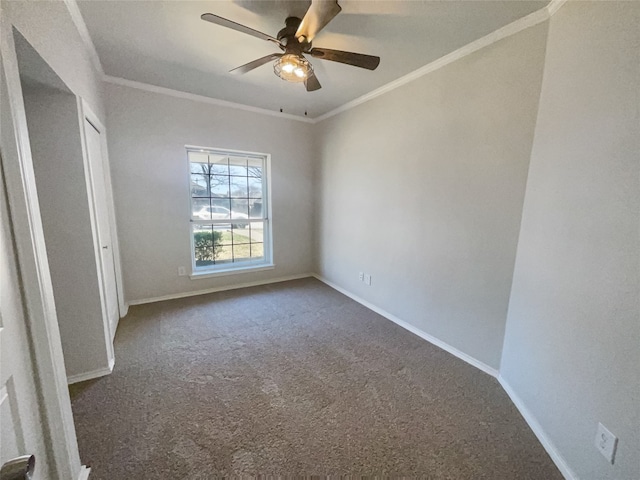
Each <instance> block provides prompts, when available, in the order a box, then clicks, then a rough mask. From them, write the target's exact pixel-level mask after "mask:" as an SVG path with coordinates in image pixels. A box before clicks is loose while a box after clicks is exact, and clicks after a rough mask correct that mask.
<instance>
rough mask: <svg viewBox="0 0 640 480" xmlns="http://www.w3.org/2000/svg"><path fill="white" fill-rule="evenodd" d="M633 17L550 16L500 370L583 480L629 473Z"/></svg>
mask: <svg viewBox="0 0 640 480" xmlns="http://www.w3.org/2000/svg"><path fill="white" fill-rule="evenodd" d="M638 25H640V3H637V2H569V3H568V4H566V5H565V6H564V7H562V8H561V9H560V10H559V11H558V13H556V14H555V16H554V17H553V18H552V19H551V26H550V32H549V41H548V46H547V57H546V63H545V73H544V81H543V86H542V95H541V99H540V109H539V115H538V122H537V127H536V135H535V143H534V146H533V153H532V157H531V167H530V173H529V178H528V183H527V192H526V198H525V203H524V212H523V218H522V229H521V233H520V241H519V245H518V254H517V262H516V266H515V272H514V279H513V290H512V294H511V301H510V306H509V315H508V322H507V330H506V337H505V344H504V354H503V358H502V364H501V367H500V372H501V375H502V376H503V377H504V378H505V379H506V381H507V382H508V383H509V384H510V386H511V387H512V389H513V390H514V391H515V392H516V394H517V395H518V396H519V397H520V398H521V400H522V401H523V403H524V404H525V405H526V407H527V408H528V409H529V410H530V411H531V413H532V414H533V415H534V416H535V418H536V419H537V420H538V422H539V423H540V425H541V426H542V428H543V429H544V431H545V432H546V433H547V434H548V436H549V437H550V439H551V441H552V442H553V443H554V444H555V446H556V448H557V449H558V450H559V452H560V453H561V455H562V456H563V457H564V458H565V460H566V461H567V462H568V464H569V465H570V467H571V468H572V469H573V470H574V471H575V473H576V474H577V475H578V477H579V478H582V479H593V480H604V479H611V480H613V479H616V480H634V479H638V478H640V459H639V457H638V455H639V452H640V438H639V429H640V415H639V409H640V391H639V390H640V385H639V381H640V374H639V371H638V366H639V365H640V320H639V311H640V304H639V298H638V295H639V293H638V292H639V283H638V270H639V264H638V259H639V255H640V250H639V242H638V224H639V221H638V220H639V212H640V182H639V179H640V141H639V139H640V122H639V118H640V112H639V106H640V95H639V92H640V88H639V85H640V29H639V28H638ZM598 422H602V423H603V424H604V425H605V426H607V427H608V428H609V430H611V431H612V432H613V433H614V434H616V435H617V436H618V437H619V438H620V443H619V451H618V455H617V459H616V463H615V464H614V465H613V466H611V465H609V464H608V463H607V461H606V460H605V458H604V457H602V456H601V455H600V454H598V453H597V451H596V450H595V447H594V438H595V434H596V427H597V423H598Z"/></svg>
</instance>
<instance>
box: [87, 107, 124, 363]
mask: <svg viewBox="0 0 640 480" xmlns="http://www.w3.org/2000/svg"><path fill="white" fill-rule="evenodd" d="M78 115H79V123H80V133H81V135H80V137H81V139H82V140H81V141H82V155H83V162H84V171H85V177H86V180H87V193H88V194H89V199H88V200H89V204H90V207H91V208H90V209H89V211H90V217H91V231H92V233H93V239H94V251H95V255H96V265H98V266H99V269H100V271H99V275H98V282H99V285H100V291H101V292H104V291H105V289H104V284H103V278H104V277H103V269H104V266H103V265H102V253H101V248H102V246H101V245H100V238H99V235H98V223H97V219H96V215H97V212H96V206H95V201H94V198H95V197H94V192H93V183H92V179H93V180H97V181H99V180H100V179H94V178H93V177H94V174H93V170H92V168H91V162H90V161H89V152H88V149H87V136H86V128H85V127H86V124H85V122H87V121H88V122H89V123H91V124H92V125H93V126H94V127H95V129H96V130H97V131H98V132H99V133H100V147H101V148H100V149H101V153H102V169H103V172H104V179H103V180H104V182H105V191H106V196H107V199H106V200H107V212H108V215H109V219H108V220H109V233H110V236H111V238H110V240H111V253H112V255H113V264H114V269H115V280H116V292H117V295H118V310H119V313H120V315H119V316H120V318H122V317H124V316H125V315H126V314H127V310H128V305H127V304H126V302H125V300H124V289H123V285H122V267H121V264H120V247H119V245H118V232H117V230H116V215H115V207H114V202H113V189H112V187H111V168H110V165H109V155H108V150H107V130H106V128H105V127H104V125H103V124H102V122H100V120H99V119H98V117H97V116H96V115H95V114H94V113H93V111H92V110H91V108H90V107H89V105H88V104H87V102H86V101H85V100H84V99H82V98H78ZM101 299H102V318H104V319H107V318H108V315H107V305H106V302H105V299H104V295H102V296H101ZM116 327H117V321H116V325H109V326H108V328H109V330H110V335H109V334H107V335H106V338H108V339H109V340H110V341H111V342H113V337H114V336H115V334H116ZM109 349H110V351H111V353H110V357H113V344H112V345H111V346H110V347H109ZM108 351H109V350H108Z"/></svg>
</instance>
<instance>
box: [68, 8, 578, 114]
mask: <svg viewBox="0 0 640 480" xmlns="http://www.w3.org/2000/svg"><path fill="white" fill-rule="evenodd" d="M567 1H568V0H551V2H550V3H549V4H548V5H547V6H546V7H543V8H541V9H540V10H536V11H535V12H533V13H530V14H529V15H527V16H525V17H522V18H519V19H518V20H515V21H514V22H511V23H509V24H508V25H505V26H504V27H502V28H499V29H498V30H495V31H493V32H491V33H489V34H488V35H485V36H484V37H481V38H479V39H477V40H474V41H473V42H471V43H468V44H467V45H465V46H463V47H461V48H459V49H457V50H454V51H453V52H451V53H449V54H447V55H445V56H443V57H440V58H438V59H436V60H434V61H433V62H431V63H428V64H426V65H424V66H422V67H420V68H418V69H417V70H414V71H413V72H411V73H408V74H407V75H405V76H403V77H400V78H398V79H396V80H393V81H392V82H389V83H387V84H386V85H383V86H382V87H379V88H377V89H375V90H373V91H371V92H369V93H366V94H364V95H362V96H361V97H358V98H356V99H354V100H351V101H350V102H347V103H345V104H344V105H341V106H339V107H338V108H335V109H333V110H331V111H329V112H327V113H325V114H323V115H320V116H318V117H315V118H309V117H302V116H299V115H292V114H289V113H281V112H275V111H273V110H267V109H265V108H259V107H253V106H250V105H244V104H241V103H236V102H230V101H227V100H219V99H217V98H213V97H207V96H205V95H196V94H194V93H189V92H184V91H181V90H174V89H171V88H165V87H159V86H157V85H151V84H149V83H144V82H138V81H134V80H127V79H125V78H120V77H114V76H111V75H104V73H103V72H102V66H101V65H100V70H99V72H100V73H102V74H103V80H104V81H105V82H107V83H112V84H114V85H122V86H125V87H131V88H136V89H138V90H144V91H147V92H153V93H161V94H163V95H168V96H171V97H176V98H184V99H186V100H192V101H194V102H201V103H208V104H211V105H218V106H220V107H227V108H234V109H238V110H245V111H248V112H253V113H257V114H261V115H270V116H273V117H280V118H286V119H288V120H297V121H300V122H304V123H311V124H315V123H318V122H321V121H323V120H326V119H327V118H330V117H333V116H334V115H337V114H339V113H342V112H345V111H347V110H350V109H352V108H354V107H357V106H358V105H361V104H363V103H365V102H368V101H369V100H373V99H374V98H377V97H379V96H381V95H384V94H385V93H388V92H391V91H393V90H395V89H396V88H399V87H402V86H403V85H406V84H407V83H410V82H413V81H414V80H417V79H418V78H420V77H423V76H424V75H427V74H428V73H431V72H434V71H436V70H438V69H440V68H442V67H445V66H446V65H449V64H450V63H453V62H455V61H456V60H460V59H461V58H464V57H466V56H467V55H470V54H472V53H474V52H476V51H478V50H480V49H482V48H484V47H488V46H489V45H492V44H494V43H496V42H498V41H500V40H502V39H504V38H507V37H510V36H512V35H515V34H516V33H518V32H521V31H522V30H525V29H527V28H529V27H533V26H535V25H538V24H539V23H542V22H544V21H546V20H549V19H550V18H551V17H552V16H553V14H555V13H556V12H557V11H558V10H559V9H560V7H562V5H564V4H565V3H566V2H567ZM65 2H67V4H69V3H72V4H74V5H75V0H65ZM75 8H76V9H77V8H78V7H77V5H75ZM70 11H71V9H70ZM78 13H79V10H78ZM72 15H73V14H72ZM82 25H84V29H85V30H86V25H85V24H84V21H83V22H82ZM78 30H79V31H81V32H82V29H81V26H79V27H78ZM81 36H82V37H83V39H85V36H84V35H82V33H81ZM87 36H88V32H87ZM85 43H87V45H88V48H89V50H90V51H93V52H95V46H94V45H93V42H92V41H91V38H90V37H88V40H85ZM96 57H97V54H96ZM99 62H100V60H99V59H98V63H99Z"/></svg>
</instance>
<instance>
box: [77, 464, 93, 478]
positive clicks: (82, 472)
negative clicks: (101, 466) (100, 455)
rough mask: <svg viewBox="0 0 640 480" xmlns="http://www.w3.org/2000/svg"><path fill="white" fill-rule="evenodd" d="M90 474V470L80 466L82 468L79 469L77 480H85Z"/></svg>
mask: <svg viewBox="0 0 640 480" xmlns="http://www.w3.org/2000/svg"><path fill="white" fill-rule="evenodd" d="M90 473H91V469H90V468H89V467H87V466H86V465H82V467H80V474H79V475H78V480H87V479H88V478H89V474H90Z"/></svg>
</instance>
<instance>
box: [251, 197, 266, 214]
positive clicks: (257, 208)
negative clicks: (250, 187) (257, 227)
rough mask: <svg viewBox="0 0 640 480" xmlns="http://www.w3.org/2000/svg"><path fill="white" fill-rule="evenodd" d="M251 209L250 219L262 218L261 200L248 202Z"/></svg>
mask: <svg viewBox="0 0 640 480" xmlns="http://www.w3.org/2000/svg"><path fill="white" fill-rule="evenodd" d="M249 203H250V205H251V208H249V217H250V218H263V216H262V199H261V198H258V199H255V200H253V199H251V200H249Z"/></svg>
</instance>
